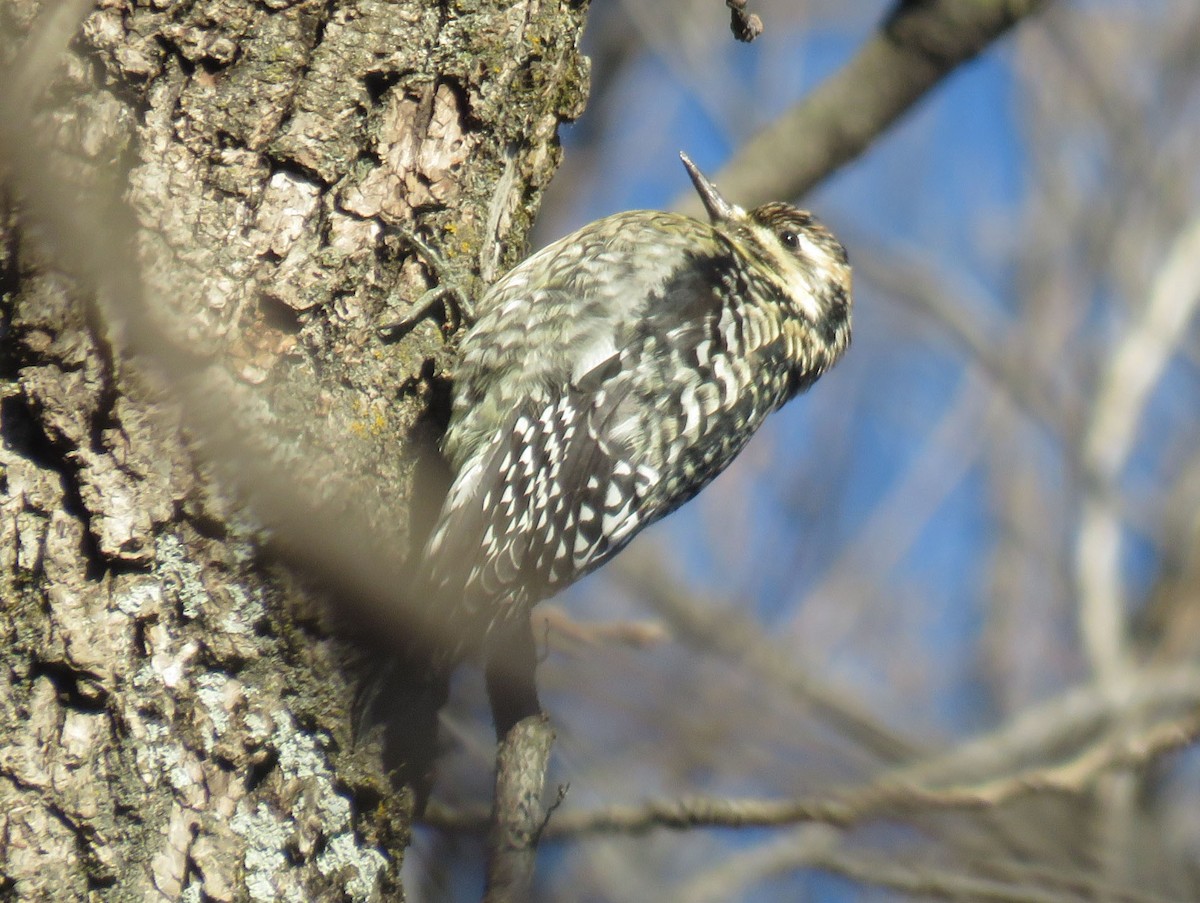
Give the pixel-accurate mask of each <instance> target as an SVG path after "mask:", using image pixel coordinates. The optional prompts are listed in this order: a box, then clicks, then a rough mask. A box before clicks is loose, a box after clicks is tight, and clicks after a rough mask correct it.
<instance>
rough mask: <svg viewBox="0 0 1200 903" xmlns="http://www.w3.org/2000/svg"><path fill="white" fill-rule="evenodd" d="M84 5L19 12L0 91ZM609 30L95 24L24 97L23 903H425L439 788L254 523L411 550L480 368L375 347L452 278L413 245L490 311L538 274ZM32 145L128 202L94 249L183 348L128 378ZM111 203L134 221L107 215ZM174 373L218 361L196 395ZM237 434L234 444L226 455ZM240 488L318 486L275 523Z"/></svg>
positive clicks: (395, 19)
mask: <svg viewBox="0 0 1200 903" xmlns="http://www.w3.org/2000/svg"><path fill="white" fill-rule="evenodd" d="M56 5H57V0H55V2H49V0H47V2H44V3H38V2H35V0H2V2H0V66H4V67H11V66H18V65H20V64H21V60H20V57H19V53H20V48H21V47H22V45H23V42H25V41H26V40H27V38H28V36H29V35H30V34H31V33H33V32H36V29H37V28H38V27H39V24H40V22H41V21H43V20H40V19H39V16H40V15H41V14H42V13H43V12H44V11H45V10H47V9H50V8H53V7H55V6H56ZM583 6H584V4H583V3H581V2H570V0H550V2H540V0H526V2H519V3H509V2H502V0H442V2H435V0H399V2H391V3H388V2H382V0H354V2H346V3H329V2H326V0H299V2H291V0H220V2H214V3H192V2H184V0H103V2H100V3H99V4H97V7H96V8H94V9H92V10H90V11H88V10H85V12H86V17H85V18H84V20H83V24H82V27H81V28H79V29H78V30H77V31H76V32H75V35H76V36H75V38H74V39H73V40H72V42H71V44H70V49H69V51H68V52H67V53H65V54H64V55H63V56H62V58H61V60H57V62H56V65H55V66H54V68H53V72H54V78H53V81H52V82H50V83H49V84H40V85H37V86H36V88H37V99H36V100H34V99H33V98H32V97H31V98H18V100H19V101H20V102H23V103H28V102H31V101H32V104H33V105H32V109H31V110H30V113H31V115H32V118H33V123H34V125H35V127H36V128H35V131H33V132H30V133H29V134H22V135H19V136H15V135H13V134H12V133H11V132H10V134H9V135H8V138H7V139H5V140H6V142H7V143H4V144H3V145H2V146H0V151H3V152H5V153H6V154H7V159H0V173H2V174H3V178H4V179H5V189H4V192H5V193H4V196H3V198H2V205H0V209H3V210H4V211H5V212H4V213H3V215H2V218H0V301H2V315H3V326H4V329H3V333H2V335H0V367H2V371H0V440H2V444H0V467H2V472H0V732H2V734H0V735H2V737H3V739H2V741H0V895H5V896H7V895H12V897H13V898H15V899H29V900H33V899H39V900H40V899H54V900H72V899H84V898H95V899H111V900H131V899H138V900H142V899H155V898H159V897H161V898H164V899H173V898H176V897H179V896H184V897H186V898H188V899H206V898H207V899H212V900H244V899H251V900H285V899H292V900H323V899H330V900H334V899H336V900H341V899H346V898H350V899H361V900H366V899H378V898H384V897H386V898H396V897H399V896H400V895H401V893H402V889H401V888H400V884H399V877H398V872H399V866H400V862H401V858H402V854H403V850H404V847H405V844H406V842H407V838H408V829H409V824H410V822H411V818H412V814H413V806H414V802H413V799H414V798H413V793H412V792H411V790H408V791H406V790H405V788H400V789H399V791H398V792H393V790H392V789H391V788H390V787H389V785H388V782H387V779H386V777H385V776H384V773H383V769H382V767H381V764H380V761H379V757H378V753H377V750H374V749H370V748H363V747H362V745H361V744H356V742H355V738H354V732H353V730H352V709H353V705H352V703H353V699H354V686H353V680H352V679H351V677H350V674H351V672H350V671H349V670H348V669H347V662H348V661H349V660H351V659H353V658H354V657H355V656H356V655H357V654H359V651H358V650H356V649H355V647H354V644H352V643H347V642H345V641H343V640H339V639H337V638H335V637H334V636H333V635H332V633H331V631H330V630H329V627H328V619H327V618H326V617H324V616H323V614H322V612H323V611H324V610H325V609H324V605H325V602H323V601H322V599H323V598H324V596H327V595H328V594H327V593H326V594H324V596H323V595H322V594H321V593H319V592H317V591H316V590H314V589H313V581H312V580H309V579H301V577H304V576H305V575H303V574H302V575H301V577H298V576H297V574H296V572H295V570H294V569H292V568H284V567H281V566H280V564H279V556H278V555H277V554H275V553H273V552H272V551H271V548H272V546H271V544H270V543H269V542H265V541H264V533H263V531H262V530H261V529H260V526H258V524H259V522H260V521H262V520H264V519H265V520H266V521H267V525H268V526H269V527H270V528H271V530H272V531H273V533H274V535H276V536H277V537H278V536H282V537H284V539H285V540H286V539H287V538H288V537H289V536H290V537H293V538H294V537H295V536H296V535H299V534H297V533H296V532H295V531H292V532H290V533H289V529H290V526H291V524H290V523H288V522H285V521H288V520H289V518H288V517H287V515H289V513H290V514H291V515H292V517H291V518H290V520H291V521H296V520H303V514H302V512H303V510H304V504H305V503H306V500H308V499H309V498H310V496H311V497H312V498H314V499H317V500H318V501H320V503H321V504H326V503H328V504H334V505H340V506H342V507H343V508H344V509H346V510H347V511H350V512H352V513H353V520H352V521H348V522H346V523H352V524H354V525H355V529H356V530H359V531H362V532H364V533H370V534H371V535H372V537H373V539H374V540H376V541H377V543H379V542H381V543H382V544H383V545H388V546H392V547H396V548H400V547H403V545H404V544H405V541H406V530H407V527H406V524H407V523H408V517H409V505H410V500H411V498H412V495H413V487H414V472H415V470H416V468H415V462H416V457H417V456H416V454H415V451H414V449H415V448H416V447H417V446H418V445H419V444H420V443H419V442H418V441H417V439H418V437H419V436H420V435H422V431H423V430H425V431H428V430H429V427H428V426H427V425H426V421H430V420H432V422H433V423H434V427H435V428H436V416H434V417H431V416H430V408H431V403H432V402H433V401H436V398H437V393H436V392H435V391H432V390H431V389H430V385H431V384H436V379H437V378H438V377H440V376H442V375H444V374H445V373H446V371H447V368H448V365H449V363H450V361H451V360H452V356H453V353H452V346H448V345H447V344H446V342H445V340H444V339H443V337H442V335H441V333H440V332H439V331H438V330H437V329H436V328H435V326H434V325H422V326H419V327H418V328H416V329H414V330H413V331H412V332H411V333H409V334H408V335H407V336H406V337H404V338H403V339H402V340H401V341H400V342H398V343H396V344H393V345H383V344H381V342H380V340H379V337H378V335H377V331H376V330H377V327H378V326H380V325H381V324H383V323H386V322H388V321H390V320H394V319H396V318H397V317H398V316H401V315H403V313H404V312H405V308H406V305H407V304H408V303H409V302H411V301H412V300H413V299H415V298H417V297H418V296H420V295H421V294H422V292H423V291H424V290H425V289H426V288H428V287H429V285H431V284H432V283H433V282H434V281H435V277H434V275H433V273H432V267H431V266H430V265H429V262H428V261H427V260H425V259H424V257H423V256H422V255H421V254H417V253H414V250H413V247H412V243H411V242H410V241H409V240H408V239H406V238H405V232H406V231H410V232H411V231H418V232H419V234H420V235H421V236H423V237H424V238H425V240H426V241H427V242H428V243H429V244H431V245H432V246H434V247H435V248H438V249H439V250H440V251H441V254H442V255H443V257H444V258H445V259H446V261H447V262H448V264H449V268H450V270H451V275H452V276H453V278H454V279H455V281H456V282H458V283H460V284H461V285H463V286H467V287H470V286H471V285H472V284H476V282H478V283H479V284H486V282H488V281H490V280H491V279H493V278H495V276H496V275H497V274H498V273H499V272H501V271H502V270H503V269H504V268H505V267H506V266H508V265H510V264H511V263H513V262H515V260H516V259H518V258H519V257H520V255H521V253H522V251H523V248H524V241H525V235H526V232H527V230H528V228H529V225H530V223H531V220H532V217H533V215H534V213H535V211H536V209H537V206H538V202H539V199H540V195H541V192H542V190H543V188H544V187H545V185H546V184H547V182H548V181H549V179H550V177H551V175H552V173H553V172H554V169H555V167H556V165H557V162H558V156H559V155H558V150H557V145H556V140H555V133H556V128H557V125H558V123H559V122H560V121H562V120H564V119H567V118H571V117H574V116H575V115H577V114H578V113H579V112H580V110H581V108H582V104H583V99H584V96H585V93H586V82H587V78H586V61H585V60H584V59H583V58H582V57H581V56H580V55H579V53H578V51H577V49H576V47H577V38H578V35H579V32H580V29H581V27H582V20H583V15H584V9H583ZM8 71H9V75H10V77H9V78H6V79H4V80H0V92H3V91H5V90H12V89H13V88H14V86H16V85H18V84H19V79H17V78H16V77H13V72H14V71H16V70H13V69H9V70H8ZM29 143H36V146H37V148H38V151H37V154H36V155H32V157H31V159H34V160H35V161H36V160H37V159H38V158H40V160H41V162H42V163H44V166H45V170H44V172H43V173H42V175H43V177H44V178H45V179H46V180H47V182H48V183H56V184H58V185H60V186H61V185H63V184H66V185H68V186H69V188H70V190H71V192H72V193H70V194H68V195H65V196H67V197H71V198H74V199H76V202H77V203H78V204H80V205H81V206H80V215H83V213H85V212H86V211H87V210H89V209H90V210H91V212H92V213H93V214H95V213H96V211H101V213H100V215H99V217H98V219H99V220H100V229H99V231H94V232H93V234H94V235H95V237H96V242H97V245H96V246H97V247H100V246H102V245H103V241H104V240H107V238H108V237H107V236H105V235H103V234H102V233H103V227H104V226H106V225H108V224H109V223H110V222H111V224H112V226H113V229H114V230H115V232H117V233H119V234H120V235H122V236H125V235H127V236H128V238H129V240H128V241H127V242H126V241H122V244H121V246H122V248H124V249H125V250H126V251H127V252H128V254H129V258H128V263H129V264H130V265H131V266H132V265H133V263H134V262H136V271H137V278H138V279H139V280H140V286H141V292H142V298H143V299H144V301H145V309H144V310H141V311H140V312H141V313H142V314H144V315H145V316H146V317H147V318H150V319H162V320H163V321H164V323H165V325H164V326H163V327H162V328H163V330H164V334H165V335H169V336H171V337H172V340H173V342H174V343H175V344H169V343H168V346H167V347H166V350H165V351H163V350H161V349H160V350H159V351H158V352H157V354H159V355H160V358H161V359H158V360H156V358H155V355H156V352H155V350H154V349H149V348H146V347H144V346H145V343H144V342H143V343H142V345H141V346H138V345H137V343H136V342H134V343H133V346H134V348H133V350H134V351H136V352H138V354H136V355H130V354H127V353H125V348H126V345H125V344H124V343H125V339H126V337H127V336H128V335H129V334H133V333H136V332H137V328H136V327H137V326H138V323H137V319H138V318H137V317H134V318H133V319H132V320H130V322H126V323H121V322H119V319H120V318H119V317H115V316H113V315H112V312H113V311H120V310H124V311H125V313H126V314H127V315H129V314H131V313H132V314H137V313H138V312H139V311H138V309H136V308H135V309H132V310H131V309H129V308H121V307H120V305H119V304H116V302H117V301H118V300H120V299H111V298H110V299H109V303H107V304H106V303H104V299H103V298H99V299H97V298H96V297H93V296H94V295H95V292H96V286H95V285H94V284H93V282H94V281H95V280H94V279H91V278H89V275H90V274H89V273H88V272H87V267H86V266H85V265H80V264H79V259H80V258H81V257H86V256H87V255H86V254H79V253H78V252H79V251H80V248H79V247H78V246H77V245H75V246H73V245H72V242H71V231H70V227H69V222H70V215H69V214H71V213H73V212H74V211H65V212H64V211H63V210H61V209H58V210H57V211H56V212H57V214H58V215H59V216H60V217H62V222H64V223H67V224H68V225H67V226H64V228H62V229H59V230H58V231H57V232H56V231H55V228H54V226H53V225H52V224H51V225H47V223H46V222H43V221H41V220H39V219H38V217H37V216H35V215H33V214H32V213H31V211H32V210H34V208H36V207H37V203H38V201H39V198H38V197H31V196H30V193H31V192H35V189H36V187H37V186H36V185H35V184H34V183H33V182H32V181H31V180H30V179H29V178H27V176H28V174H29V172H30V167H31V166H32V165H34V164H33V163H31V162H30V160H29V159H24V158H23V159H24V162H21V160H18V159H17V157H19V156H20V154H19V153H18V151H20V150H21V149H22V147H23V146H24V145H26V144H29ZM97 186H99V187H100V188H104V187H106V186H107V187H108V188H112V189H115V191H116V193H117V194H119V195H121V196H122V197H123V203H122V204H121V205H120V206H119V207H116V208H105V207H102V206H89V205H92V204H93V201H92V198H93V197H100V196H101V195H102V192H101V193H100V194H97V191H96V189H97ZM35 193H36V192H35ZM42 200H44V198H42ZM96 204H99V202H98V201H97V202H96ZM64 213H66V214H68V215H65V216H64ZM51 219H53V217H51ZM113 264H114V266H118V267H124V266H125V264H126V261H124V260H120V261H113ZM100 281H103V280H100ZM100 294H103V290H101V291H100ZM114 305H115V306H114ZM114 321H116V322H114ZM180 349H186V353H188V354H192V355H195V356H196V358H197V359H198V360H201V361H202V362H203V363H204V365H205V367H206V368H207V371H206V375H205V376H204V377H203V380H200V379H199V377H197V382H196V385H194V386H192V387H191V388H190V389H188V390H187V391H183V392H179V391H177V389H178V387H177V386H173V385H171V380H170V379H169V378H168V377H169V375H170V372H171V367H170V366H169V364H170V361H169V360H166V358H168V357H172V356H175V357H178V355H179V354H182V353H184V352H183V351H181V350H180ZM139 355H140V359H141V360H140V361H139ZM160 365H161V366H160ZM164 374H166V376H164ZM214 374H216V375H214ZM431 378H432V383H431ZM197 386H199V387H201V388H200V390H197ZM200 398H207V400H208V402H209V406H208V409H207V410H206V411H201V412H199V413H198V412H197V411H196V410H195V408H196V407H197V399H200ZM433 406H434V407H436V405H433ZM222 416H225V417H226V419H227V423H226V424H225V427H226V429H227V430H228V431H229V433H230V435H231V436H233V440H232V445H230V444H228V443H226V444H222V442H219V441H216V440H215V439H213V437H212V436H210V435H207V433H208V432H209V431H210V430H211V428H212V427H213V426H214V424H216V423H217V422H218V421H219V420H220V418H221V417H222ZM247 436H249V438H247ZM251 448H253V449H257V450H258V454H259V457H257V458H256V459H255V460H247V459H244V458H241V457H239V455H244V454H245V452H246V450H247V449H251ZM231 449H234V450H235V452H236V453H235V452H234V451H231ZM239 474H240V475H241V476H243V477H246V475H247V474H249V475H250V476H249V477H248V478H247V482H249V483H250V484H254V483H255V479H256V477H255V475H260V476H263V477H264V479H265V478H266V477H267V476H271V477H273V480H274V481H273V482H269V481H268V482H267V483H265V484H264V483H263V482H261V481H259V482H258V483H257V484H256V485H250V486H249V487H248V488H249V491H250V494H251V495H253V492H254V491H256V490H257V491H259V492H260V493H274V494H275V495H278V494H279V489H280V487H287V486H288V485H294V486H295V487H296V488H295V493H294V496H293V497H292V498H291V499H285V500H283V502H284V503H282V504H280V505H279V506H278V507H277V508H275V509H271V507H270V506H269V505H268V506H266V508H267V515H268V516H265V517H264V516H263V511H262V508H261V506H259V507H256V505H255V504H254V503H253V501H249V502H248V501H246V495H245V493H244V492H243V494H242V495H241V496H237V497H236V498H235V495H236V494H235V493H231V491H230V488H229V487H230V486H231V485H233V486H237V488H238V489H239V490H245V489H247V486H242V485H238V479H237V478H238V476H239ZM226 477H229V479H226ZM264 485H265V486H266V487H267V488H265V489H264ZM289 502H295V503H296V504H297V505H298V506H299V507H297V508H294V509H292V508H289V505H288V503H289ZM270 514H275V515H277V516H279V519H280V522H278V523H271V517H270V516H269V515H270ZM347 529H350V528H349V527H348V528H347ZM361 538H362V539H363V541H364V542H365V540H366V537H365V536H364V537H361ZM316 539H318V540H319V539H320V537H316ZM336 539H337V540H339V541H340V542H341V544H342V546H346V545H353V544H354V543H356V542H357V541H358V540H359V539H360V537H359V536H357V535H351V536H339V537H336ZM334 540H335V537H332V536H330V537H329V542H330V544H331V545H336V543H335V542H334ZM285 545H286V543H285ZM286 551H287V552H288V555H289V557H290V558H291V559H292V560H293V561H294V560H296V559H303V558H304V557H305V551H306V550H305V549H304V548H297V547H296V544H295V543H293V544H292V545H291V546H290V547H289V548H288V549H286ZM309 551H311V552H312V557H313V558H314V559H321V560H322V562H324V563H325V564H329V562H330V560H332V561H333V564H334V565H335V566H336V563H337V556H336V555H334V556H332V559H331V558H330V556H329V555H323V554H322V553H321V550H320V549H311V550H309ZM308 576H311V575H308ZM325 576H326V577H329V576H330V575H329V574H325ZM340 576H345V575H333V582H334V583H335V584H336V583H338V578H339V577H340ZM350 576H351V578H352V577H353V575H350ZM349 582H353V581H352V579H349ZM399 591H400V590H398V592H399ZM430 727H431V724H430V722H429V721H428V720H427V719H426V720H419V721H414V723H413V730H414V731H427V730H429V729H430ZM90 895H94V897H93V896H90Z"/></svg>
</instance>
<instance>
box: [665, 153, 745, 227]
mask: <svg viewBox="0 0 1200 903" xmlns="http://www.w3.org/2000/svg"><path fill="white" fill-rule="evenodd" d="M679 159H680V160H682V161H683V165H684V166H685V167H686V168H687V171H688V175H689V176H691V177H692V184H693V185H695V186H696V193H697V194H699V195H700V200H701V201H703V202H704V209H705V210H707V211H708V215H709V218H710V219H711V220H712V221H713V222H714V223H717V222H722V221H723V220H730V219H740V218H741V217H744V216H745V215H746V211H745V210H743V209H742V208H741V207H738V206H737V205H736V204H731V203H729V201H727V200H725V198H723V197H721V192H719V191H717V186H716V185H714V184H713V183H712V182H710V181H709V180H708V178H707V177H706V176H705V175H704V173H702V172H701V171H700V170H699V169H698V168H697V167H696V164H695V163H693V162H692V158H691V157H689V156H688V155H687V154H685V153H684V152H683V151H680V152H679Z"/></svg>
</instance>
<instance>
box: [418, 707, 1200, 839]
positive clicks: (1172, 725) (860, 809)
mask: <svg viewBox="0 0 1200 903" xmlns="http://www.w3.org/2000/svg"><path fill="white" fill-rule="evenodd" d="M1198 736H1200V714H1197V713H1196V712H1191V713H1189V714H1187V715H1184V716H1182V717H1179V718H1174V719H1169V720H1166V721H1163V722H1160V723H1158V724H1155V725H1152V726H1151V727H1149V728H1147V729H1146V730H1144V731H1141V732H1139V733H1137V734H1136V735H1134V736H1131V737H1128V738H1126V737H1115V738H1109V739H1107V740H1105V741H1104V742H1101V743H1097V744H1095V745H1093V746H1090V747H1088V748H1087V749H1085V750H1084V751H1083V752H1082V753H1080V754H1079V755H1078V756H1076V757H1075V758H1073V759H1069V760H1067V761H1066V762H1063V763H1062V764H1059V765H1054V766H1050V767H1046V768H1030V769H1025V770H1022V771H1018V772H1015V773H1013V774H1008V775H1003V776H1001V777H997V778H994V779H992V780H987V781H981V782H978V783H974V784H963V785H958V786H951V787H929V786H921V785H917V784H907V783H897V782H896V781H895V779H894V778H884V779H882V780H881V781H879V782H877V783H874V784H872V785H869V786H867V787H865V788H863V789H860V790H855V791H851V792H847V793H844V794H841V795H840V796H839V795H836V794H835V795H832V796H828V797H821V798H816V799H809V800H803V799H801V800H763V799H729V798H716V797H692V798H681V799H660V800H649V801H645V802H641V803H636V804H632V805H618V806H608V807H604V808H601V809H593V810H588V811H575V812H565V813H563V814H562V815H559V816H557V817H555V818H554V819H553V820H552V821H551V823H550V825H549V826H548V829H547V836H548V837H555V838H559V837H564V836H571V835H578V834H596V833H612V832H621V833H632V834H636V833H641V832H645V831H649V830H652V829H655V828H672V829H677V830H681V829H687V828H698V827H706V828H707V827H723V828H742V827H778V826H781V825H795V824H800V823H805V822H818V823H821V824H827V825H831V826H834V827H841V828H845V827H850V826H852V825H855V824H859V823H861V822H864V821H867V820H869V819H873V818H882V817H894V816H897V815H906V814H911V813H914V812H916V811H919V810H923V809H931V808H933V809H967V810H971V809H987V808H994V807H998V806H1000V805H1003V804H1005V803H1009V802H1011V801H1013V800H1015V799H1017V798H1020V797H1024V796H1028V795H1030V794H1034V793H1059V794H1078V793H1082V792H1084V791H1085V790H1087V788H1088V787H1090V786H1091V785H1092V784H1093V783H1094V782H1095V780H1096V779H1097V778H1098V777H1099V776H1100V775H1102V774H1104V773H1106V772H1108V771H1110V770H1112V769H1114V768H1128V767H1138V766H1143V765H1145V764H1146V763H1148V762H1150V761H1152V760H1154V759H1156V758H1157V757H1159V756H1161V755H1163V754H1165V753H1168V752H1172V751H1174V750H1176V749H1179V748H1181V747H1183V746H1186V745H1188V744H1190V743H1192V742H1193V741H1195V740H1196V738H1197V737H1198ZM426 818H427V821H429V823H431V824H435V825H436V826H438V827H441V828H447V829H456V830H467V831H473V832H479V831H482V830H483V829H484V826H485V824H486V822H485V821H484V820H482V819H481V818H480V817H479V816H478V815H477V814H473V813H472V814H456V813H452V812H449V811H447V810H445V809H443V808H440V807H438V808H435V807H434V806H432V805H431V807H430V811H429V812H428V813H427V815H426Z"/></svg>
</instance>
